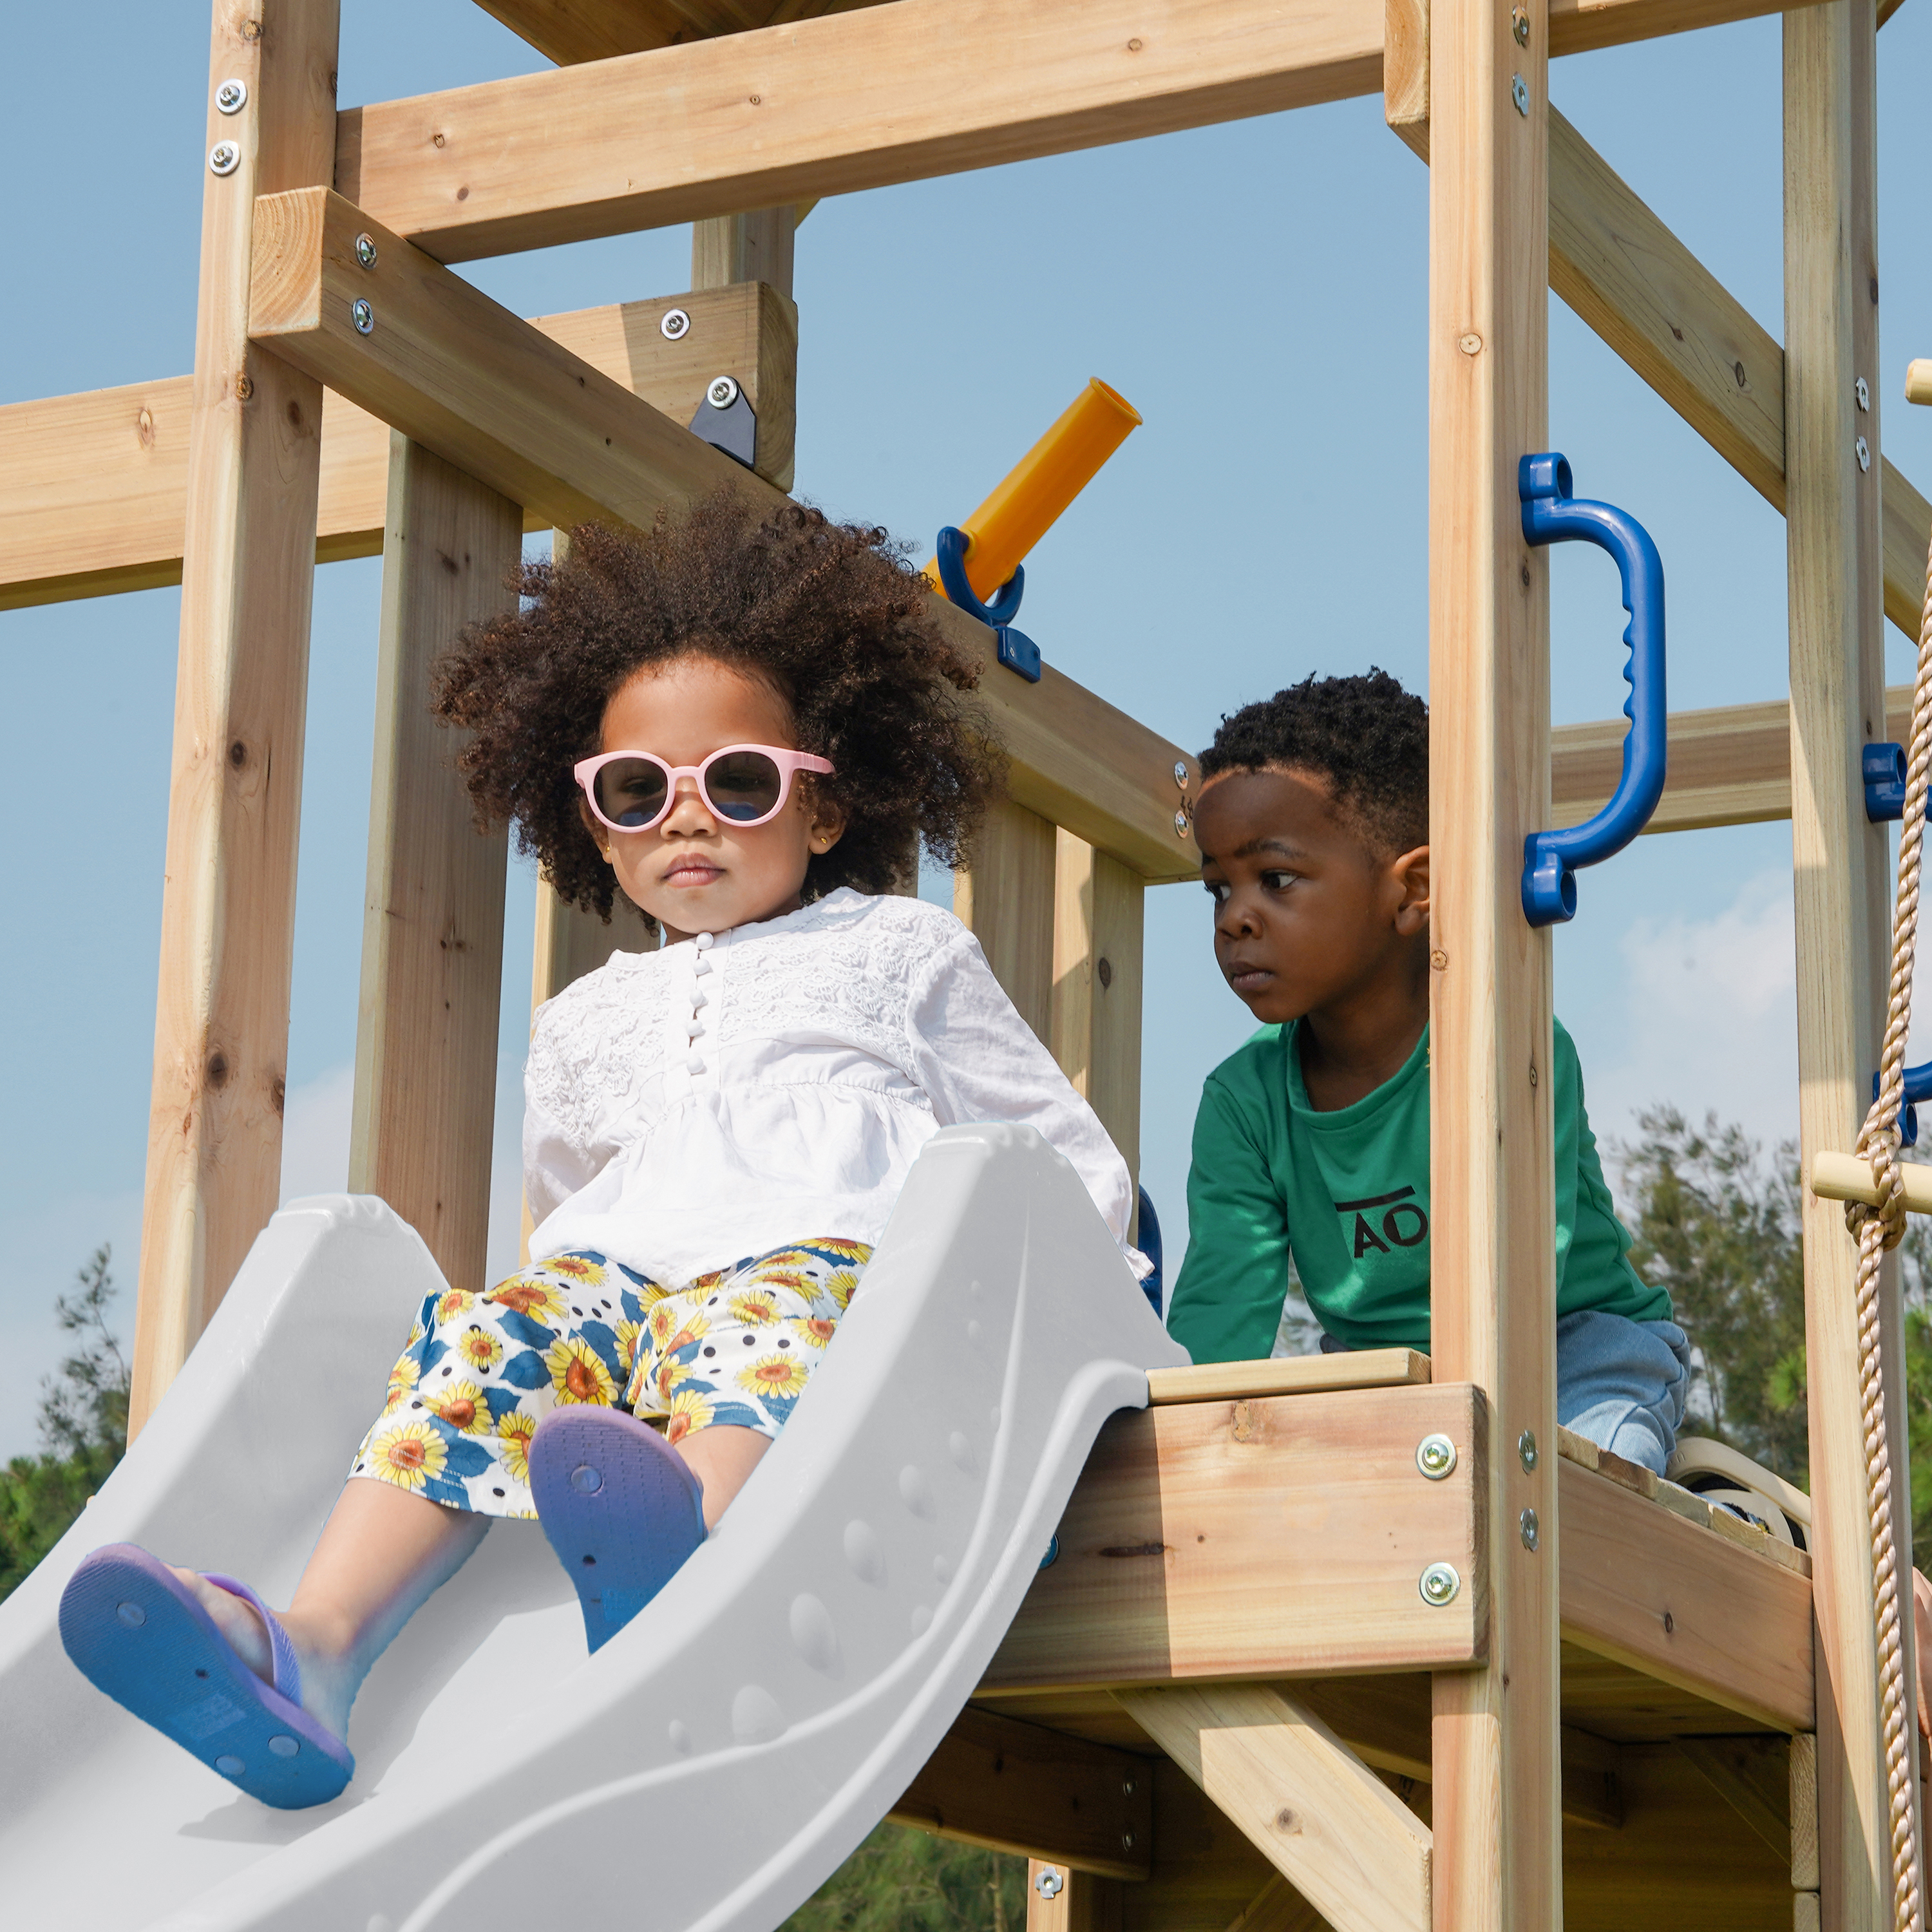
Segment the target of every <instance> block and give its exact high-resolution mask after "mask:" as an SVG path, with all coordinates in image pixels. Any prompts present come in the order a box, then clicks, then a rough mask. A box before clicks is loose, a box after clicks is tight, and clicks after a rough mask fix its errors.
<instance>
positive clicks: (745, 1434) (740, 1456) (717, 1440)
mask: <svg viewBox="0 0 1932 1932" xmlns="http://www.w3.org/2000/svg"><path fill="white" fill-rule="evenodd" d="M771 1446H772V1439H771V1438H770V1437H769V1436H763V1435H760V1433H759V1432H758V1431H757V1430H755V1429H743V1428H740V1427H737V1426H736V1424H732V1423H728V1422H722V1423H719V1424H717V1425H715V1427H712V1428H710V1429H704V1430H699V1431H698V1433H697V1434H696V1435H694V1436H686V1437H685V1439H683V1441H682V1442H679V1444H678V1445H677V1453H678V1454H679V1455H680V1456H682V1457H683V1458H684V1460H685V1462H686V1463H688V1465H689V1466H690V1468H691V1474H692V1475H694V1476H695V1477H696V1478H697V1480H698V1481H700V1483H702V1484H703V1485H704V1526H705V1528H706V1529H716V1528H717V1527H718V1518H719V1517H721V1516H722V1515H723V1514H724V1511H725V1510H726V1508H727V1507H728V1506H729V1505H730V1502H731V1500H732V1499H733V1497H734V1496H736V1495H737V1493H738V1492H739V1490H742V1488H743V1487H745V1478H747V1477H748V1476H749V1475H751V1472H752V1471H753V1470H754V1469H756V1468H757V1466H758V1464H759V1463H760V1461H762V1460H763V1457H764V1454H765V1451H766V1450H767V1449H769V1448H770V1447H771Z"/></svg>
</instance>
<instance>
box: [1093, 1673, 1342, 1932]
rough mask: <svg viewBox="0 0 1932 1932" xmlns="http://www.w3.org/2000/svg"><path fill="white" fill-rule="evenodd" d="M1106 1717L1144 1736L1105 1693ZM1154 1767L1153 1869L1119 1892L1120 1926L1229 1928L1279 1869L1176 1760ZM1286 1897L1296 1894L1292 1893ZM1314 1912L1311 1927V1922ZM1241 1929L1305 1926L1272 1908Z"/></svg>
mask: <svg viewBox="0 0 1932 1932" xmlns="http://www.w3.org/2000/svg"><path fill="white" fill-rule="evenodd" d="M1106 1702H1107V1703H1108V1706H1109V1708H1110V1709H1112V1712H1113V1713H1114V1718H1115V1722H1116V1723H1117V1724H1121V1725H1124V1726H1125V1727H1127V1730H1129V1731H1130V1732H1131V1733H1132V1734H1133V1736H1134V1737H1135V1738H1136V1739H1137V1740H1139V1741H1140V1742H1142V1743H1145V1741H1146V1736H1147V1734H1146V1733H1145V1732H1144V1731H1143V1730H1141V1728H1140V1727H1139V1725H1137V1724H1134V1723H1133V1721H1132V1720H1131V1719H1130V1718H1128V1717H1127V1714H1126V1713H1125V1712H1124V1711H1122V1710H1121V1708H1120V1706H1118V1705H1117V1704H1115V1703H1114V1702H1113V1700H1112V1698H1111V1697H1110V1698H1109V1699H1108V1700H1106ZM1150 1762H1151V1763H1152V1765H1153V1767H1154V1873H1153V1876H1151V1878H1149V1879H1147V1880H1146V1882H1145V1883H1143V1884H1140V1885H1122V1886H1121V1888H1120V1892H1121V1932H1232V1929H1233V1928H1234V1927H1237V1926H1239V1925H1240V1924H1241V1920H1242V1918H1243V1916H1244V1914H1245V1913H1246V1912H1247V1911H1248V1909H1250V1907H1251V1906H1253V1905H1255V1904H1256V1902H1257V1901H1258V1900H1259V1897H1260V1894H1262V1891H1264V1890H1265V1889H1266V1888H1267V1887H1268V1884H1269V1882H1270V1881H1271V1880H1279V1879H1280V1873H1277V1871H1276V1870H1275V1868H1274V1866H1273V1865H1272V1864H1270V1863H1269V1862H1268V1860H1267V1859H1266V1858H1263V1857H1262V1855H1261V1853H1260V1852H1259V1851H1257V1850H1256V1848H1255V1847H1254V1846H1253V1845H1252V1844H1250V1843H1249V1841H1248V1840H1247V1837H1246V1836H1245V1835H1244V1833H1242V1832H1241V1831H1240V1830H1238V1829H1237V1828H1236V1826H1235V1824H1234V1823H1233V1821H1232V1820H1230V1819H1229V1817H1228V1816H1227V1814H1226V1813H1225V1812H1224V1811H1222V1810H1221V1808H1220V1806H1218V1805H1215V1804H1213V1803H1211V1802H1210V1801H1209V1799H1208V1798H1207V1797H1206V1796H1205V1794H1204V1793H1202V1790H1201V1787H1199V1785H1198V1784H1196V1783H1195V1782H1194V1781H1193V1779H1192V1778H1190V1777H1189V1776H1188V1775H1187V1773H1186V1772H1184V1771H1183V1770H1182V1769H1181V1768H1180V1766H1178V1765H1176V1764H1173V1763H1170V1762H1169V1760H1167V1759H1166V1758H1164V1757H1157V1758H1154V1759H1153V1760H1150ZM1292 1896H1294V1897H1299V1894H1292ZM1321 1923H1322V1921H1321V1920H1320V1919H1319V1918H1316V1920H1315V1921H1314V1925H1315V1927H1319V1926H1320V1924H1321ZM1242 1932H1309V1928H1307V1927H1306V1926H1305V1925H1304V1924H1295V1923H1294V1922H1293V1921H1291V1922H1290V1924H1289V1926H1287V1927H1283V1926H1280V1925H1277V1924H1275V1922H1274V1918H1273V1916H1272V1912H1269V1913H1268V1915H1266V1916H1265V1917H1264V1918H1260V1919H1259V1920H1258V1921H1257V1923H1256V1925H1255V1926H1254V1927H1252V1928H1250V1927H1243V1928H1242Z"/></svg>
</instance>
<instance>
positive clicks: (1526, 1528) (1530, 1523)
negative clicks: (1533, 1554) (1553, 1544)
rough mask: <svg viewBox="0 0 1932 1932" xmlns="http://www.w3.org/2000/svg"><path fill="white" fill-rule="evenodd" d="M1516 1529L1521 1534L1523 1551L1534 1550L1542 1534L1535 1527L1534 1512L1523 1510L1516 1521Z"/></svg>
mask: <svg viewBox="0 0 1932 1932" xmlns="http://www.w3.org/2000/svg"><path fill="white" fill-rule="evenodd" d="M1517 1529H1519V1530H1520V1532H1522V1535H1523V1547H1524V1549H1526V1550H1534V1549H1535V1547H1536V1545H1537V1540H1538V1538H1539V1537H1540V1536H1541V1534H1542V1532H1541V1530H1540V1529H1538V1527H1537V1521H1536V1512H1535V1511H1534V1510H1533V1509H1526V1510H1525V1511H1523V1514H1522V1515H1521V1516H1520V1517H1517Z"/></svg>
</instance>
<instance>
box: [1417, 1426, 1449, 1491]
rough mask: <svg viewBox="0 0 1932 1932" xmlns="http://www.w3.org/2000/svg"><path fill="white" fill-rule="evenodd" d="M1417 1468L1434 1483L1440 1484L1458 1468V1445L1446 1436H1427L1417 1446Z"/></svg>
mask: <svg viewBox="0 0 1932 1932" xmlns="http://www.w3.org/2000/svg"><path fill="white" fill-rule="evenodd" d="M1415 1466H1416V1467H1417V1468H1418V1469H1420V1470H1421V1472H1422V1473H1423V1474H1424V1475H1425V1476H1427V1478H1429V1480H1430V1481H1431V1482H1432V1483H1439V1482H1441V1481H1442V1479H1443V1478H1444V1477H1445V1476H1447V1475H1450V1474H1451V1473H1452V1472H1453V1471H1454V1469H1455V1467H1456V1445H1455V1444H1454V1443H1453V1442H1451V1441H1450V1439H1448V1436H1424V1438H1423V1439H1422V1440H1421V1442H1418V1444H1417V1445H1415Z"/></svg>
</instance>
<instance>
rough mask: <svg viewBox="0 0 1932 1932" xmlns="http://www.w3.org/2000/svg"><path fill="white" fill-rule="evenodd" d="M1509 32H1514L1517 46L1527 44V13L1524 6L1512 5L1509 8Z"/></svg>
mask: <svg viewBox="0 0 1932 1932" xmlns="http://www.w3.org/2000/svg"><path fill="white" fill-rule="evenodd" d="M1510 31H1511V33H1513V34H1515V36H1516V43H1517V46H1520V47H1526V46H1529V10H1528V9H1527V8H1526V7H1511V9H1510Z"/></svg>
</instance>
